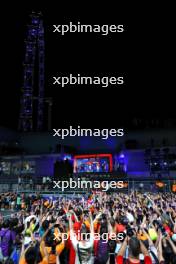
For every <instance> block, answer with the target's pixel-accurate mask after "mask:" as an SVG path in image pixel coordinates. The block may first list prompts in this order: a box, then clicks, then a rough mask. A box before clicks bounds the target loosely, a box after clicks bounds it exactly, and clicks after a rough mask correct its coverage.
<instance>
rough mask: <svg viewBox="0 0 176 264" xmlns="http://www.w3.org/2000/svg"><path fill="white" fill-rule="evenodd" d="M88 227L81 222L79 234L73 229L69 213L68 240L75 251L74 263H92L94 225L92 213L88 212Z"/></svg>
mask: <svg viewBox="0 0 176 264" xmlns="http://www.w3.org/2000/svg"><path fill="white" fill-rule="evenodd" d="M89 218H90V229H89V230H88V228H87V227H86V225H85V224H82V227H81V230H80V232H79V235H76V234H75V233H74V230H73V225H72V220H71V215H70V218H69V225H70V240H71V242H72V245H73V247H74V250H75V252H76V258H75V264H94V256H93V245H94V226H93V220H92V215H91V213H89Z"/></svg>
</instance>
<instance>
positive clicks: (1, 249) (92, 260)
mask: <svg viewBox="0 0 176 264" xmlns="http://www.w3.org/2000/svg"><path fill="white" fill-rule="evenodd" d="M7 207H8V209H10V210H12V213H11V215H9V216H8V217H7V216H5V215H4V214H3V215H4V216H2V215H0V263H5V264H7V263H9V264H10V263H11V264H18V263H19V264H38V263H40V264H122V263H125V264H133V263H136V264H141V263H144V264H151V263H154V264H176V196H175V195H174V194H171V193H165V194H163V193H158V194H152V193H143V194H142V193H139V192H136V191H132V192H131V193H130V194H128V195H127V194H123V193H113V194H106V193H104V192H99V193H92V194H89V195H87V196H84V197H76V198H75V197H74V196H73V197H70V198H64V197H57V198H54V197H45V198H44V197H42V196H41V195H40V194H36V195H30V196H29V195H25V194H15V193H3V194H1V195H0V208H1V209H4V210H6V208H7Z"/></svg>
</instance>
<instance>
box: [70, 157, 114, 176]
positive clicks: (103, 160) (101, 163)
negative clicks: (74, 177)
mask: <svg viewBox="0 0 176 264" xmlns="http://www.w3.org/2000/svg"><path fill="white" fill-rule="evenodd" d="M111 171H112V155H111V154H95V155H79V156H78V155H77V156H74V173H82V172H111Z"/></svg>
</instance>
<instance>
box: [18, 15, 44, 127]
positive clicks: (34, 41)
mask: <svg viewBox="0 0 176 264" xmlns="http://www.w3.org/2000/svg"><path fill="white" fill-rule="evenodd" d="M23 67H24V82H23V89H22V96H21V109H20V116H19V130H21V131H33V130H34V129H37V130H42V129H43V119H44V116H43V109H44V27H43V20H42V17H41V14H40V13H39V14H36V13H32V15H31V23H30V24H29V25H28V27H27V38H26V41H25V58H24V64H23ZM36 76H37V78H36ZM36 80H37V83H35V82H36ZM34 87H35V88H36V89H38V91H37V92H38V100H37V102H38V106H37V125H36V128H34V124H33V123H34V122H33V116H34V107H33V98H34Z"/></svg>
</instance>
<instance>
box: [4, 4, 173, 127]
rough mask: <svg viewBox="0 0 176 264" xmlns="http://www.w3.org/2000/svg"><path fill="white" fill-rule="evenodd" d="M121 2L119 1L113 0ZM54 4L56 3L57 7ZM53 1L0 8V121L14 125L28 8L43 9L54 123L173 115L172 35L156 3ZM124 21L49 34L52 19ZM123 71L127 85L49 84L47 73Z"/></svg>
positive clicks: (105, 123)
mask: <svg viewBox="0 0 176 264" xmlns="http://www.w3.org/2000/svg"><path fill="white" fill-rule="evenodd" d="M119 2H120V1H119ZM56 3H58V4H57V5H56ZM116 5H117V6H114V5H111V6H110V3H108V2H107V3H106V5H103V4H102V3H101V4H100V5H99V6H95V4H91V2H87V4H86V3H82V4H79V5H78V4H77V5H73V4H72V5H71V4H70V3H69V2H66V3H65V4H60V2H59V1H52V2H49V3H48V5H47V6H46V5H45V6H44V4H38V6H37V7H36V5H33V4H32V2H31V1H30V3H29V4H26V3H25V6H23V5H18V6H17V5H14V6H12V5H9V6H7V4H6V7H4V10H2V11H3V13H4V14H6V16H5V19H4V18H3V19H2V18H1V20H2V22H1V68H2V70H1V71H2V72H1V93H0V126H8V127H11V128H17V123H18V115H19V107H20V90H21V87H22V84H23V67H22V63H23V58H24V51H25V50H24V38H25V32H26V25H27V23H28V21H29V14H30V13H31V12H32V11H42V13H43V19H44V25H45V45H46V53H45V56H46V57H45V62H46V64H45V70H46V75H45V80H46V89H45V95H46V96H50V97H53V103H54V105H53V127H58V128H60V127H64V126H65V127H66V126H69V125H81V126H83V127H96V128H98V127H112V128H113V127H117V126H118V125H119V126H120V125H125V126H126V125H128V122H129V121H130V120H131V119H132V118H134V117H141V118H144V119H145V118H151V117H155V116H157V117H161V118H164V117H165V118H167V117H168V118H169V117H175V116H176V114H175V112H176V111H175V106H174V101H175V98H174V96H173V92H172V89H173V83H174V82H173V78H174V77H173V76H174V74H173V68H172V64H171V60H172V52H173V49H172V46H171V43H172V34H171V32H169V29H168V24H167V23H165V22H164V20H163V13H160V12H159V8H160V7H161V6H160V7H157V8H155V7H153V6H144V5H143V6H142V5H141V6H140V5H136V6H135V5H131V6H127V4H126V6H122V5H119V4H118V1H117V3H116ZM70 21H72V22H75V23H77V22H78V21H80V22H81V24H100V25H102V24H124V27H125V32H124V33H122V34H119V33H118V34H110V35H109V36H101V35H100V34H75V33H74V34H73V33H72V34H66V35H65V36H60V35H59V34H53V33H52V29H53V27H52V25H53V24H67V23H69V22H70ZM70 73H73V74H78V73H80V74H82V75H87V76H89V75H90V76H121V75H123V76H124V79H125V85H123V86H119V87H107V88H101V87H96V86H92V87H89V86H86V87H84V86H79V87H71V86H70V87H65V88H61V87H54V86H53V85H52V76H57V75H60V74H62V75H63V76H64V75H68V74H70Z"/></svg>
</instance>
